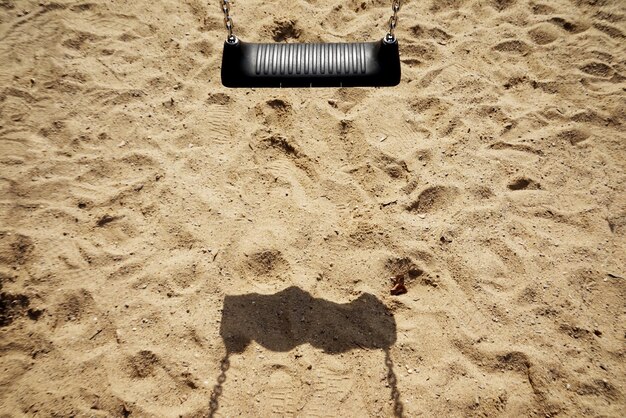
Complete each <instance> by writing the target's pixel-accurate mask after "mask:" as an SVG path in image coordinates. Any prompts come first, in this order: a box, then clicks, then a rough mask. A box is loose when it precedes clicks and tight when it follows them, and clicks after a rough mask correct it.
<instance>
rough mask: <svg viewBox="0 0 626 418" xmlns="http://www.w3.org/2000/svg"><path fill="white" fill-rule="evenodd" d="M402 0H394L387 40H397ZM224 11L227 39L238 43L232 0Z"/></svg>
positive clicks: (224, 4) (226, 1)
mask: <svg viewBox="0 0 626 418" xmlns="http://www.w3.org/2000/svg"><path fill="white" fill-rule="evenodd" d="M400 4H401V0H392V3H391V10H393V15H391V17H390V18H389V32H388V33H387V35H386V36H385V40H386V41H387V42H392V43H393V42H395V41H396V34H395V31H396V26H398V12H399V11H400ZM222 11H223V12H224V26H226V30H227V31H228V38H226V41H227V42H228V43H231V44H235V43H237V37H236V36H235V35H234V34H233V28H234V26H235V25H234V24H233V18H232V17H230V0H222Z"/></svg>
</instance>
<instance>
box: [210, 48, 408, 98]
mask: <svg viewBox="0 0 626 418" xmlns="http://www.w3.org/2000/svg"><path fill="white" fill-rule="evenodd" d="M399 83H400V54H399V50H398V41H397V40H396V39H394V40H393V41H391V42H390V41H387V40H386V39H383V40H381V41H379V42H356V43H300V44H298V43H294V44H287V43H269V44H267V43H245V42H242V41H241V40H239V39H237V40H236V41H235V42H228V41H227V42H225V43H224V54H223V56H222V84H224V86H226V87H247V88H251V87H276V88H278V87H383V86H395V85H398V84H399Z"/></svg>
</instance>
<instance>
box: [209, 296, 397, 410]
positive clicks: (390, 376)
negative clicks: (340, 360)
mask: <svg viewBox="0 0 626 418" xmlns="http://www.w3.org/2000/svg"><path fill="white" fill-rule="evenodd" d="M220 336H221V337H222V339H223V341H224V346H225V348H226V354H225V356H224V358H223V359H222V362H221V367H220V368H221V374H220V376H219V377H218V379H217V384H216V385H215V387H214V388H213V393H212V395H211V402H210V410H209V416H210V417H212V416H214V414H215V412H216V411H217V409H218V402H219V397H220V395H221V393H222V386H223V384H224V382H225V381H226V371H227V370H228V369H229V367H230V356H231V355H232V354H238V353H243V352H244V351H245V350H246V348H247V347H248V345H249V344H251V343H252V341H256V342H257V343H258V344H260V345H261V346H263V347H265V348H266V349H268V350H271V351H276V352H287V351H290V350H292V349H294V348H296V347H297V346H299V345H302V344H310V345H311V346H313V347H316V348H318V349H321V350H322V351H324V352H325V353H327V354H331V355H333V354H339V353H344V352H347V351H350V350H359V349H374V350H376V349H380V350H383V351H384V352H385V365H386V366H387V380H388V382H389V385H390V387H391V398H392V400H393V401H394V415H395V416H402V403H401V402H400V394H399V392H398V389H397V384H396V376H395V374H394V372H393V362H392V361H391V356H390V348H391V346H392V345H393V344H394V343H395V342H396V339H397V335H396V321H395V319H394V317H393V314H392V313H391V311H389V309H388V308H387V307H386V306H385V305H384V304H383V303H382V302H381V301H380V300H379V299H378V298H376V297H375V296H374V295H371V294H369V293H363V294H361V295H360V296H359V297H358V298H356V299H355V300H353V301H352V302H350V303H343V304H342V303H335V302H331V301H328V300H325V299H320V298H314V297H313V296H311V295H310V294H309V293H307V292H305V291H303V290H302V289H299V288H297V287H289V288H287V289H284V290H282V291H280V292H278V293H275V294H273V295H262V294H258V293H250V294H245V295H234V296H226V297H225V299H224V306H223V310H222V321H221V326H220Z"/></svg>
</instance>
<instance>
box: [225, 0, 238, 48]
mask: <svg viewBox="0 0 626 418" xmlns="http://www.w3.org/2000/svg"><path fill="white" fill-rule="evenodd" d="M222 11H223V12H224V25H225V26H226V30H227V31H228V38H226V41H227V42H228V43H231V44H236V43H237V37H236V36H235V35H234V34H233V28H234V27H235V25H234V24H233V18H232V17H230V0H222Z"/></svg>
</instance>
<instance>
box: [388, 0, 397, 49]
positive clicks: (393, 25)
mask: <svg viewBox="0 0 626 418" xmlns="http://www.w3.org/2000/svg"><path fill="white" fill-rule="evenodd" d="M391 9H392V10H393V15H391V17H390V18H389V33H387V36H385V41H387V42H390V43H393V42H395V41H396V34H395V31H396V26H398V12H399V11H400V0H392V3H391Z"/></svg>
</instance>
